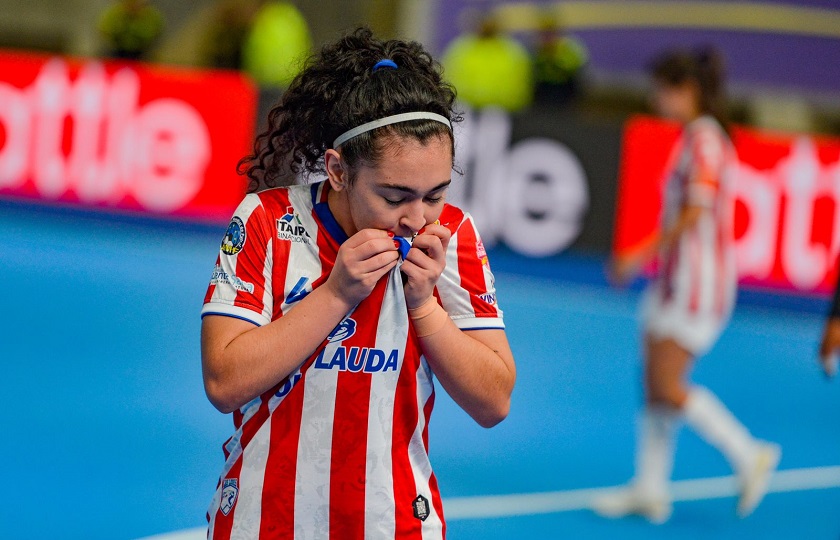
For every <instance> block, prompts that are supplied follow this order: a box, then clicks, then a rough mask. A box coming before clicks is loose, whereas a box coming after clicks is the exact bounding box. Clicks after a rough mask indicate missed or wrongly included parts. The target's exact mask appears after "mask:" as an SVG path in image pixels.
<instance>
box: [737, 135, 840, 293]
mask: <svg viewBox="0 0 840 540" xmlns="http://www.w3.org/2000/svg"><path fill="white" fill-rule="evenodd" d="M735 186H736V190H735V196H736V199H737V200H738V201H740V203H741V204H742V205H743V208H744V209H745V210H746V212H747V218H748V219H747V228H746V231H745V232H744V233H743V235H741V236H740V237H739V238H738V239H737V240H736V247H737V257H738V270H739V274H740V275H741V276H745V277H753V278H757V279H764V278H766V277H768V276H769V275H770V273H771V271H772V269H773V265H774V263H775V261H776V258H777V257H776V255H777V253H776V245H777V240H778V238H779V236H778V235H779V234H781V235H782V236H781V243H780V246H779V249H780V253H779V257H778V258H779V260H780V261H781V265H782V270H783V271H784V275H785V276H786V277H787V279H789V280H790V283H791V284H792V285H793V286H794V287H796V288H798V289H801V290H811V289H814V288H815V287H817V286H819V284H820V283H822V281H823V280H824V279H825V275H826V273H827V272H830V271H831V268H832V266H833V264H834V260H835V258H836V257H837V254H838V252H840V162H836V163H833V164H827V165H824V164H822V163H821V162H820V159H819V156H818V154H817V149H816V147H815V145H814V142H813V141H812V140H811V139H809V138H806V137H802V138H800V139H798V140H797V141H796V142H795V143H794V144H793V145H792V148H791V153H790V155H788V156H787V157H786V158H784V159H782V160H780V161H779V162H778V163H777V164H776V166H775V168H773V169H770V170H762V171H758V170H756V169H754V168H752V167H751V166H749V165H747V164H744V163H740V164H739V166H738V172H737V179H736V182H735ZM782 197H784V198H785V205H784V215H782V211H781V206H782V205H781V199H782ZM821 198H827V199H829V200H831V201H833V202H834V205H835V209H834V215H833V222H832V224H831V227H832V230H833V234H832V235H831V243H830V245H829V246H828V247H826V246H825V245H823V244H820V243H814V242H813V240H812V232H813V229H814V222H815V209H816V202H817V200H819V199H821Z"/></svg>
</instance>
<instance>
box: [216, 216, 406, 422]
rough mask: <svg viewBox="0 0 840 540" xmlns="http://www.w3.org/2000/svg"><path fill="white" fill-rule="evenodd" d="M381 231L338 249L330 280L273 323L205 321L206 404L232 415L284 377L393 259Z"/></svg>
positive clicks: (362, 235)
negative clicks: (262, 324)
mask: <svg viewBox="0 0 840 540" xmlns="http://www.w3.org/2000/svg"><path fill="white" fill-rule="evenodd" d="M398 257H399V256H398V255H397V250H396V247H394V243H393V240H391V238H389V237H388V235H387V234H386V233H385V232H383V231H375V230H371V229H367V230H364V231H360V232H358V233H357V234H355V235H353V237H351V238H350V239H348V240H347V241H346V242H345V243H344V244H342V246H341V249H339V252H338V257H337V259H336V264H335V266H334V267H333V270H332V272H331V273H330V277H329V278H328V279H327V281H326V282H325V283H324V284H323V285H322V286H321V287H318V288H317V289H315V290H314V291H312V292H311V293H310V294H309V295H307V296H306V297H305V298H304V299H302V300H301V301H300V302H299V303H298V304H297V305H296V306H295V308H294V309H292V310H289V312H288V313H287V314H286V315H284V316H283V317H281V318H279V319H277V320H274V321H272V322H271V323H269V324H267V325H265V326H261V327H257V326H254V325H253V324H251V323H249V322H246V321H242V320H240V319H235V318H232V317H225V316H219V315H208V316H206V317H205V318H204V320H203V322H202V326H201V363H202V371H203V375H204V388H205V391H206V392H207V397H208V398H209V399H210V402H211V403H213V405H214V406H215V407H216V408H217V409H219V410H220V411H222V412H231V411H234V410H236V409H238V408H239V407H241V406H242V405H244V404H245V403H247V402H249V401H250V400H252V399H253V398H255V397H256V396H258V395H260V394H262V393H263V392H265V391H267V390H268V389H270V388H271V387H273V386H274V385H276V384H277V383H278V382H280V381H282V380H283V379H284V378H285V377H287V376H288V375H289V374H290V373H291V372H292V371H293V370H294V369H295V368H297V367H298V366H299V365H300V364H301V363H302V362H303V361H304V360H306V358H307V357H308V356H309V355H311V354H312V352H314V351H315V349H316V348H317V346H318V345H319V344H320V343H321V342H322V341H323V340H324V339H325V338H326V337H327V336H328V335H329V333H330V332H331V331H332V330H333V328H335V326H336V325H337V324H338V323H339V322H341V320H342V318H344V316H345V315H346V314H347V313H348V312H349V311H350V310H351V309H352V308H353V306H355V305H356V304H357V303H359V302H360V301H361V300H362V299H364V298H366V297H367V296H368V295H369V294H370V292H371V290H373V287H374V286H375V285H376V282H377V281H379V278H381V277H382V276H383V275H385V274H386V273H387V272H388V271H390V270H391V269H392V268H393V267H394V266H395V265H396V261H397V258H398Z"/></svg>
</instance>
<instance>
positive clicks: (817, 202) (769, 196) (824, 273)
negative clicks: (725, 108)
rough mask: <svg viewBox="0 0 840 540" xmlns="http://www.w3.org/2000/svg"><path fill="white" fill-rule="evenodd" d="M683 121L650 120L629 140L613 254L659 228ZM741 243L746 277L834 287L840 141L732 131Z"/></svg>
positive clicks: (787, 285) (637, 124) (790, 286)
mask: <svg viewBox="0 0 840 540" xmlns="http://www.w3.org/2000/svg"><path fill="white" fill-rule="evenodd" d="M679 132H680V128H679V126H677V125H675V124H672V123H668V122H664V121H662V120H658V119H655V118H650V117H644V116H641V117H635V118H633V119H632V120H631V121H630V122H628V124H627V126H626V128H625V132H624V138H623V148H622V157H621V167H620V172H619V192H618V201H617V209H616V228H615V238H614V252H615V254H616V255H617V256H622V255H624V254H628V253H632V252H633V251H634V250H636V249H638V248H640V247H641V246H643V245H644V244H645V243H646V242H648V241H650V240H651V239H652V238H654V237H655V236H656V235H657V233H658V232H659V231H658V228H659V212H660V206H661V194H662V184H663V182H664V180H665V170H664V168H665V165H666V162H667V158H668V155H669V152H670V150H671V147H672V145H673V144H674V143H675V142H676V140H677V137H678V136H679ZM731 135H732V140H733V142H734V144H735V148H736V150H737V153H738V163H737V166H736V168H735V231H734V234H735V242H736V249H737V260H738V272H739V275H740V277H741V282H742V283H744V284H749V285H753V286H758V287H766V288H772V289H784V290H792V291H799V292H825V291H828V290H830V289H832V288H833V286H834V282H835V280H836V265H835V262H836V260H837V257H838V254H840V209H838V208H837V206H838V202H840V139H836V138H828V137H814V136H809V135H790V134H778V133H767V132H762V131H757V130H753V129H746V128H742V127H734V128H733V129H732V133H731Z"/></svg>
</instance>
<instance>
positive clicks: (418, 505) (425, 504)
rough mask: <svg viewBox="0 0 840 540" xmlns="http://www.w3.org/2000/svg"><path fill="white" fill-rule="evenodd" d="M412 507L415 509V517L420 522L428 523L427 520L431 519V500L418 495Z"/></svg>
mask: <svg viewBox="0 0 840 540" xmlns="http://www.w3.org/2000/svg"><path fill="white" fill-rule="evenodd" d="M411 506H413V507H414V517H416V518H417V519H419V520H420V521H426V518H427V517H429V499H427V498H426V497H424V496H422V495H418V496H417V498H416V499H414V501H413V502H412V503H411Z"/></svg>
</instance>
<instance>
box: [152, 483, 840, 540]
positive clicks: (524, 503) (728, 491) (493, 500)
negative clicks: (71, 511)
mask: <svg viewBox="0 0 840 540" xmlns="http://www.w3.org/2000/svg"><path fill="white" fill-rule="evenodd" d="M837 487H840V466H835V467H812V468H808V469H788V470H784V471H776V473H775V474H774V475H773V478H772V479H771V480H770V487H769V488H768V490H767V492H768V493H785V492H790V491H807V490H812V489H830V488H837ZM618 489H621V486H612V487H600V488H587V489H573V490H568V491H549V492H545V493H519V494H514V495H485V496H479V497H449V498H445V499H444V500H443V503H444V508H445V511H446V520H447V521H453V520H459V519H481V518H498V517H510V516H526V515H533V514H552V513H556V512H571V511H574V510H586V509H588V508H590V507H591V506H592V501H593V500H594V499H595V498H596V497H598V496H600V495H604V494H607V493H614V492H615V491H616V490H618ZM671 494H672V496H673V500H674V502H678V501H699V500H707V499H721V498H725V497H734V496H735V495H737V494H738V485H737V482H736V479H735V477H734V476H718V477H714V478H697V479H694V480H678V481H676V482H672V483H671ZM206 537H207V528H206V527H197V528H195V529H186V530H183V531H177V532H173V533H166V534H159V535H156V536H148V537H146V538H142V539H139V540H204V539H205V538H206Z"/></svg>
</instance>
